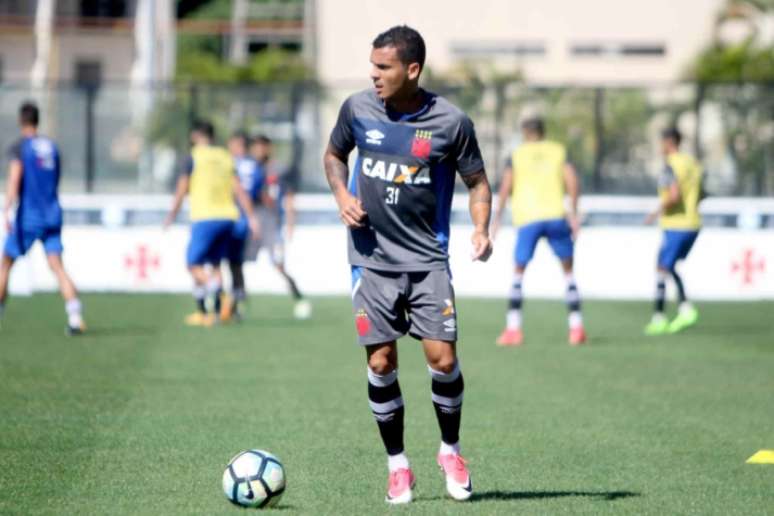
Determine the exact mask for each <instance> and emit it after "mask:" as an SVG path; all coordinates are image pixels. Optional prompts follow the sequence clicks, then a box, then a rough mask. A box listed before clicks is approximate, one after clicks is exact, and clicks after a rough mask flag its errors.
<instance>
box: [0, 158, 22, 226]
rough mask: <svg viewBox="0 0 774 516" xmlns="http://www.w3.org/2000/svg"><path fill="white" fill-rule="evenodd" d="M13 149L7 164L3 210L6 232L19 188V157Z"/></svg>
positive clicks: (20, 163)
mask: <svg viewBox="0 0 774 516" xmlns="http://www.w3.org/2000/svg"><path fill="white" fill-rule="evenodd" d="M15 152H16V151H15V149H12V150H11V161H10V163H9V165H8V183H7V184H6V189H5V209H4V210H3V221H4V223H5V231H6V233H10V231H11V212H12V211H13V209H14V208H15V207H16V203H17V202H18V201H19V189H20V188H21V180H22V173H23V171H24V168H23V167H22V162H21V159H20V158H19V156H18V155H16V154H15Z"/></svg>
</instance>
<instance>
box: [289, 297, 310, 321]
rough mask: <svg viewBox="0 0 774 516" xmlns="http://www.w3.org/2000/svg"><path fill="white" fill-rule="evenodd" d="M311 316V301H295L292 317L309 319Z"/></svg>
mask: <svg viewBox="0 0 774 516" xmlns="http://www.w3.org/2000/svg"><path fill="white" fill-rule="evenodd" d="M311 316H312V303H310V302H309V301H307V300H306V299H302V300H301V301H299V302H297V303H296V306H294V307H293V317H295V318H296V319H300V320H304V319H309V318H310V317H311Z"/></svg>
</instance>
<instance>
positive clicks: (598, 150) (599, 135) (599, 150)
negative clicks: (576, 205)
mask: <svg viewBox="0 0 774 516" xmlns="http://www.w3.org/2000/svg"><path fill="white" fill-rule="evenodd" d="M604 100H605V91H604V90H603V89H602V88H595V89H594V142H595V144H596V145H595V149H594V170H593V174H594V175H593V176H592V184H593V185H594V193H599V191H600V190H601V189H602V162H603V161H604V159H605V135H604V131H605V126H604V121H603V116H604V114H603V104H604Z"/></svg>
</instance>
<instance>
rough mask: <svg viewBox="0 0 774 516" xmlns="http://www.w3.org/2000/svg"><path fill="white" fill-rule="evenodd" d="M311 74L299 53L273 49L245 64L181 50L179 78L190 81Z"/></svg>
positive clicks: (283, 78)
mask: <svg viewBox="0 0 774 516" xmlns="http://www.w3.org/2000/svg"><path fill="white" fill-rule="evenodd" d="M310 76H311V74H310V72H309V70H308V68H307V67H306V65H305V64H304V62H303V60H302V59H301V56H300V55H299V54H298V53H297V52H291V51H288V50H282V49H279V48H269V49H266V50H264V51H262V52H259V53H257V54H255V55H254V56H253V57H252V58H251V59H250V61H249V62H248V63H247V64H246V65H244V66H237V65H233V64H230V63H227V62H224V61H222V60H221V59H219V58H218V57H217V56H216V55H214V54H213V53H211V52H208V51H205V50H194V51H188V52H185V53H181V54H180V55H179V56H178V60H177V79H178V80H179V81H187V82H194V81H200V82H212V83H224V84H237V83H264V84H265V83H275V82H292V81H300V80H305V79H307V78H309V77H310Z"/></svg>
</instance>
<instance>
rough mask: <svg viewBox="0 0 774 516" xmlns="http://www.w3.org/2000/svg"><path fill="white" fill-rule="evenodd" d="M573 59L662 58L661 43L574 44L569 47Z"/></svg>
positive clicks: (662, 45) (662, 48) (663, 52)
mask: <svg viewBox="0 0 774 516" xmlns="http://www.w3.org/2000/svg"><path fill="white" fill-rule="evenodd" d="M570 54H571V55H572V56H573V57H663V56H665V55H666V46H664V44H662V43H576V44H573V45H572V46H571V47H570Z"/></svg>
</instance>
